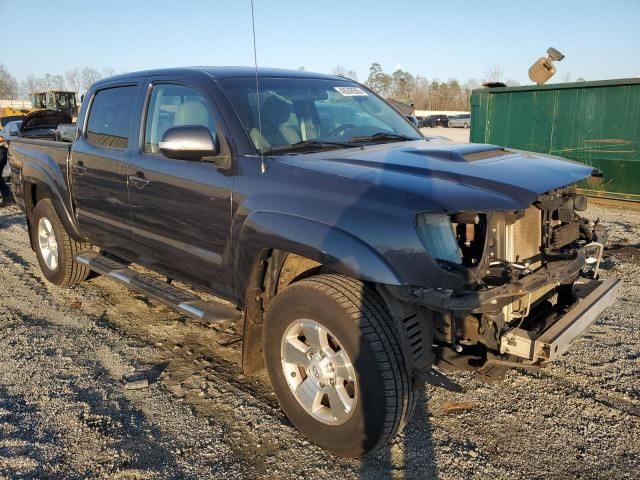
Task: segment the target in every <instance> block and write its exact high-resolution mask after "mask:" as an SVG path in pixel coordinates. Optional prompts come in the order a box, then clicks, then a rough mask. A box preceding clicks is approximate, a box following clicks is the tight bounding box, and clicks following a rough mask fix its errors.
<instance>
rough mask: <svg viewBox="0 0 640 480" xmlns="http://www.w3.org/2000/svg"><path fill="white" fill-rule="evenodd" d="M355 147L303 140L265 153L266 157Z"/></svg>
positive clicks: (337, 143) (340, 143)
mask: <svg viewBox="0 0 640 480" xmlns="http://www.w3.org/2000/svg"><path fill="white" fill-rule="evenodd" d="M353 147H355V145H349V144H348V143H342V142H326V141H323V140H303V141H301V142H297V143H293V144H291V145H282V146H279V147H273V148H269V149H267V150H265V151H264V154H265V155H271V154H273V153H284V152H297V151H300V150H329V149H339V148H353Z"/></svg>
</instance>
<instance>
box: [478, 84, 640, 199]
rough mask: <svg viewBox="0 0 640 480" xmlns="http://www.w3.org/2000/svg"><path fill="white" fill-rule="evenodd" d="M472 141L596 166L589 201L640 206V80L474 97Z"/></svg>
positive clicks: (587, 185) (502, 90) (490, 91)
mask: <svg viewBox="0 0 640 480" xmlns="http://www.w3.org/2000/svg"><path fill="white" fill-rule="evenodd" d="M471 141H472V142H477V143H492V144H496V145H502V146H505V147H511V148H517V149H521V150H530V151H533V152H540V153H547V154H551V155H558V156H561V157H565V158H570V159H572V160H577V161H579V162H582V163H585V164H587V165H591V166H593V167H596V168H598V169H600V170H601V171H602V172H603V174H604V178H603V179H601V180H599V181H597V182H596V181H593V179H591V180H589V182H582V183H581V184H580V187H581V189H582V190H583V191H585V192H586V193H587V194H588V195H591V196H597V197H603V198H609V199H616V200H629V201H634V202H640V78H627V79H620V80H605V81H598V82H578V83H563V84H557V85H542V86H537V85H533V86H527V87H499V88H482V89H479V90H474V91H473V92H472V94H471Z"/></svg>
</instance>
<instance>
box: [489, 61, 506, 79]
mask: <svg viewBox="0 0 640 480" xmlns="http://www.w3.org/2000/svg"><path fill="white" fill-rule="evenodd" d="M485 76H486V78H485V81H486V82H504V69H503V68H502V67H501V66H500V65H491V67H489V70H487V72H486V73H485Z"/></svg>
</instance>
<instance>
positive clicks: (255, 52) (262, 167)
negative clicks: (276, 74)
mask: <svg viewBox="0 0 640 480" xmlns="http://www.w3.org/2000/svg"><path fill="white" fill-rule="evenodd" d="M251 28H252V30H253V62H254V64H255V66H256V103H257V105H258V131H259V132H260V171H261V173H264V172H265V171H266V169H267V168H266V166H265V164H264V146H263V145H262V139H263V138H264V137H263V136H262V115H261V112H260V83H259V82H258V49H257V48H256V17H255V13H254V8H253V0H251Z"/></svg>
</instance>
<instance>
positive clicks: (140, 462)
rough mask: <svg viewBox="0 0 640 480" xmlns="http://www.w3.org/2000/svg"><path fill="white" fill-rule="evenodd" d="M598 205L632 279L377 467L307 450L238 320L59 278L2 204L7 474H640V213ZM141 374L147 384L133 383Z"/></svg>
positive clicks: (434, 400)
mask: <svg viewBox="0 0 640 480" xmlns="http://www.w3.org/2000/svg"><path fill="white" fill-rule="evenodd" d="M431 130H434V129H431ZM590 210H591V211H590V214H591V215H592V216H593V217H600V218H601V219H602V222H603V223H604V224H605V225H606V226H608V227H609V228H610V232H611V234H612V237H613V238H612V243H614V244H623V246H622V247H620V246H619V245H618V248H615V249H613V250H611V252H610V253H611V255H613V256H614V257H615V260H613V261H609V262H608V263H609V266H610V269H609V270H607V271H605V272H604V275H605V276H618V277H621V278H623V279H624V280H625V287H624V290H623V292H622V294H621V298H620V299H619V300H618V302H617V304H616V305H615V306H614V307H613V308H611V309H610V310H609V311H608V312H607V313H606V314H605V315H604V316H603V318H601V319H600V320H599V321H598V323H597V324H595V325H594V326H592V327H591V329H590V330H589V331H588V334H587V335H586V336H584V337H583V338H582V339H581V340H580V341H579V342H578V343H576V344H575V345H574V347H573V349H572V350H571V351H570V352H569V353H568V354H566V355H565V356H564V357H563V358H562V360H561V361H559V362H557V363H555V364H553V365H552V366H550V367H549V368H547V369H545V370H543V371H538V372H527V371H512V372H510V373H509V374H508V375H507V377H506V378H505V379H503V380H500V381H497V382H494V383H491V384H486V383H482V382H481V381H479V380H477V379H476V378H475V377H474V376H473V375H471V374H466V373H461V374H455V375H452V378H453V379H454V380H455V381H456V382H458V383H459V384H460V385H462V386H463V388H464V389H465V392H464V393H451V392H448V391H445V390H443V389H438V388H433V387H427V388H425V395H424V399H423V401H422V402H421V404H420V405H419V407H418V409H417V414H416V415H415V417H414V419H413V421H412V422H411V424H410V425H409V427H408V428H407V430H406V431H405V433H404V434H403V435H401V436H399V437H398V438H397V439H396V441H395V442H394V443H393V445H391V446H390V448H388V449H387V450H386V451H384V452H382V453H381V454H380V455H379V456H377V457H376V458H369V459H365V460H362V461H359V460H345V459H339V458H335V457H332V456H331V455H330V454H328V453H326V452H324V451H322V450H320V449H318V448H316V447H314V446H313V445H310V444H309V443H308V442H306V441H305V440H304V438H302V437H301V436H300V435H299V434H298V433H297V431H296V430H295V429H294V428H293V427H292V426H291V425H290V423H289V422H288V421H287V419H286V418H285V416H284V415H283V413H282V412H281V411H280V410H279V408H278V405H277V402H276V400H275V398H274V397H273V395H272V394H271V393H270V387H269V385H268V381H267V380H265V378H245V377H244V376H243V375H242V374H241V372H240V368H239V360H240V343H239V342H238V340H239V337H238V335H237V332H236V330H235V327H234V326H232V325H203V324H199V323H195V322H194V321H192V320H188V319H186V318H185V317H181V316H180V315H178V314H176V313H174V312H173V311H171V310H168V309H167V308H166V307H164V306H162V305H158V304H156V303H154V302H151V301H150V300H148V299H147V298H145V297H144V296H141V295H137V294H135V293H132V292H130V291H128V290H126V289H125V288H124V287H121V286H119V285H117V284H115V283H112V282H111V281H109V280H106V279H103V278H100V277H96V278H93V279H92V280H90V281H88V282H85V283H84V284H82V285H80V286H77V287H74V288H72V289H69V290H62V289H59V288H56V287H54V286H51V285H49V284H47V283H46V282H45V281H44V280H43V277H42V276H41V274H40V271H39V269H38V267H37V263H36V259H35V256H34V254H33V253H32V252H31V250H30V248H29V245H28V240H27V233H26V227H25V221H24V217H23V216H22V215H21V214H20V212H19V211H18V210H17V209H15V208H13V207H11V208H9V209H5V210H0V285H1V286H2V292H1V293H0V295H2V300H1V301H0V318H1V320H2V328H1V329H0V478H51V479H57V478H59V479H63V478H64V479H70V478H116V479H118V478H127V479H128V478H136V479H147V478H193V479H204V478H220V479H233V478H247V479H254V478H259V479H276V478H278V479H279V478H283V479H284V478H286V479H290V478H293V479H295V478H301V479H302V478H304V479H320V478H341V479H342V478H362V479H385V478H394V479H410V478H411V479H425V478H433V477H438V478H444V479H474V478H477V479H486V478H495V479H519V478H523V479H524V478H526V479H532V478H544V479H555V478H557V479H567V478H616V479H617V478H629V479H631V478H638V471H639V469H640V442H639V440H638V439H640V424H639V418H638V417H639V414H640V369H639V366H640V329H639V328H638V325H639V324H638V321H639V320H640V250H638V248H637V247H638V242H640V222H639V220H638V219H639V218H640V216H639V213H638V211H633V210H622V209H613V208H608V209H605V208H603V207H597V208H596V207H594V208H591V209H590ZM634 244H635V246H634ZM612 264H613V265H612ZM140 375H143V376H144V377H145V378H149V379H150V380H151V383H150V385H149V386H148V387H147V388H142V389H131V388H128V387H131V386H136V384H135V383H134V382H130V383H125V382H124V381H123V379H124V378H128V379H129V380H135V379H136V378H137V377H136V376H140Z"/></svg>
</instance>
